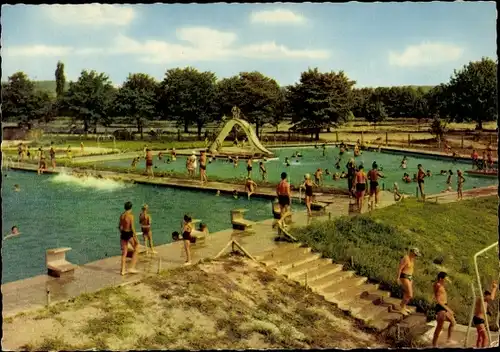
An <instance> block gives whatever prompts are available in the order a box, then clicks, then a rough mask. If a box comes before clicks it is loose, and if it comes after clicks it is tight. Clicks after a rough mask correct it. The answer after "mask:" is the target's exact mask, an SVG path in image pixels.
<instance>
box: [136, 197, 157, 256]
mask: <svg viewBox="0 0 500 352" xmlns="http://www.w3.org/2000/svg"><path fill="white" fill-rule="evenodd" d="M148 210H149V206H148V205H147V204H144V205H143V206H142V212H141V214H140V215H139V222H140V224H141V231H142V236H143V238H144V245H145V246H146V254H147V253H148V252H149V250H148V243H149V248H150V249H151V253H152V254H156V253H157V252H156V251H155V250H154V247H153V232H152V231H151V222H152V221H151V215H149V213H148Z"/></svg>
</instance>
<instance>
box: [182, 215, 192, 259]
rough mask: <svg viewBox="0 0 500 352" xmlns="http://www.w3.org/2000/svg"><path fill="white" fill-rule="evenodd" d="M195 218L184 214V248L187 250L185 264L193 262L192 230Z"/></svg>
mask: <svg viewBox="0 0 500 352" xmlns="http://www.w3.org/2000/svg"><path fill="white" fill-rule="evenodd" d="M192 221H193V219H191V217H190V216H187V215H185V216H184V222H183V226H182V241H183V242H184V250H185V252H186V262H185V263H184V265H190V264H191V232H193V223H192Z"/></svg>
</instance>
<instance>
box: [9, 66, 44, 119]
mask: <svg viewBox="0 0 500 352" xmlns="http://www.w3.org/2000/svg"><path fill="white" fill-rule="evenodd" d="M52 112H53V106H52V100H51V98H50V96H49V94H48V93H46V92H37V91H35V85H34V83H33V82H32V81H31V80H30V79H29V78H28V76H27V75H26V74H25V73H24V72H16V73H14V74H13V75H12V76H10V77H9V78H8V82H6V83H2V116H3V118H5V119H10V120H14V121H17V122H18V123H19V125H20V126H26V127H27V128H31V127H32V126H33V124H34V123H35V122H37V121H39V120H43V121H48V120H49V119H50V118H51V117H52V116H53V113H52Z"/></svg>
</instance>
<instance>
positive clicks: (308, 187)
mask: <svg viewBox="0 0 500 352" xmlns="http://www.w3.org/2000/svg"><path fill="white" fill-rule="evenodd" d="M313 186H318V185H317V184H316V183H314V182H313V181H312V180H311V175H310V174H305V176H304V183H303V184H302V185H301V186H300V187H301V188H304V189H305V191H306V197H305V200H306V207H307V215H309V216H311V215H312V211H311V203H312V200H313Z"/></svg>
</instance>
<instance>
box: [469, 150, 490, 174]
mask: <svg viewBox="0 0 500 352" xmlns="http://www.w3.org/2000/svg"><path fill="white" fill-rule="evenodd" d="M471 159H472V170H474V168H476V169H478V170H488V169H493V167H494V162H493V152H492V148H491V146H490V145H489V146H488V148H486V150H484V151H483V157H482V158H479V153H478V152H477V151H476V150H475V149H474V150H473V151H472V154H471Z"/></svg>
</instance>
